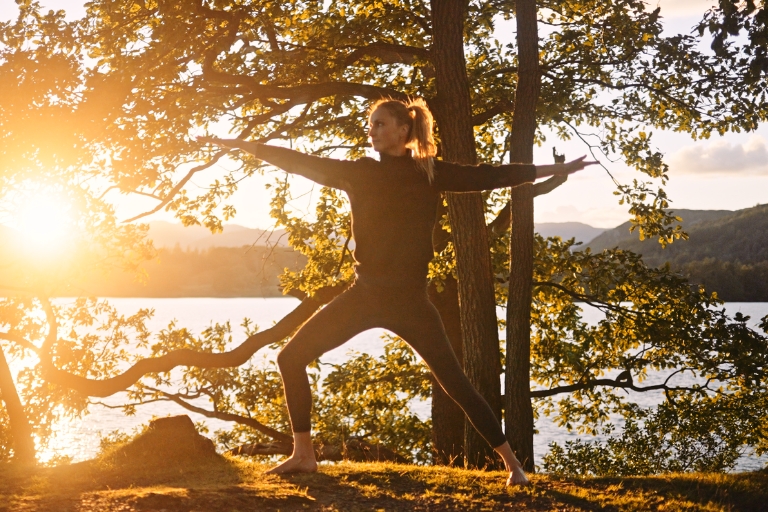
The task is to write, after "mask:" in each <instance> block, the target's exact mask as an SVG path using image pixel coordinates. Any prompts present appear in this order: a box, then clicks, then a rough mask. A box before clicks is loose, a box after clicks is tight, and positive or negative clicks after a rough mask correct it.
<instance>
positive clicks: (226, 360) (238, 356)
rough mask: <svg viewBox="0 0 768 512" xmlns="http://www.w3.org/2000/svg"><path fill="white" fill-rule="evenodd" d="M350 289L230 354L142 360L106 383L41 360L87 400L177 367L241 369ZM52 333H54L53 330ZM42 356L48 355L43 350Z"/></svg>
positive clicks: (321, 293) (327, 292)
mask: <svg viewBox="0 0 768 512" xmlns="http://www.w3.org/2000/svg"><path fill="white" fill-rule="evenodd" d="M347 286H348V285H341V286H333V287H327V288H323V289H321V290H318V292H317V293H316V294H315V296H314V297H313V298H310V299H305V300H303V301H302V302H301V304H299V306H298V307H297V308H296V309H294V310H293V311H291V312H290V313H288V314H287V315H286V316H285V317H283V318H282V319H281V320H280V321H279V322H277V324H275V325H274V326H272V327H271V328H269V329H267V330H265V331H261V332H259V333H256V334H254V335H252V336H250V337H248V339H246V340H245V341H244V342H243V343H241V344H240V345H238V346H237V347H235V348H234V349H232V350H230V351H227V352H218V353H211V352H197V351H195V350H190V349H179V350H174V351H172V352H169V353H167V354H164V355H162V356H158V357H152V358H147V359H140V360H139V361H137V362H136V363H134V364H133V366H131V367H130V368H128V369H127V370H125V371H124V372H123V373H120V374H118V375H116V376H114V377H110V378H106V379H102V380H99V379H89V378H87V377H82V376H79V375H73V374H71V373H69V372H66V371H64V370H60V369H58V368H56V367H55V366H54V365H53V362H52V361H51V360H50V359H49V358H43V357H42V356H41V362H42V364H43V371H44V376H45V378H46V379H47V380H48V381H49V382H52V383H54V384H59V385H61V386H64V387H67V388H70V389H73V390H75V391H78V392H80V393H82V394H84V395H86V396H96V397H106V396H110V395H113V394H115V393H117V392H119V391H124V390H125V389H127V388H128V387H130V386H132V385H133V384H135V383H136V382H137V381H138V380H139V379H141V378H142V377H143V376H144V375H146V374H149V373H163V372H168V371H171V370H172V369H173V368H176V367H177V366H195V367H197V368H232V367H236V366H240V365H242V364H244V363H245V362H246V361H248V359H250V358H251V356H253V354H255V353H256V352H257V351H258V350H259V349H261V348H262V347H265V346H267V345H271V344H272V343H276V342H278V341H280V340H282V339H284V338H285V337H287V336H289V335H290V334H291V333H292V332H293V331H295V330H296V329H297V328H298V327H299V326H301V325H302V324H303V323H304V322H306V321H307V320H308V319H309V318H310V317H311V316H312V315H313V314H314V313H315V311H317V309H318V308H319V307H320V306H322V305H323V304H325V303H327V302H330V301H331V300H332V299H333V298H334V297H336V296H337V295H339V294H340V293H341V292H342V291H344V290H345V289H346V288H347ZM54 321H55V319H54ZM52 331H54V330H53V329H52ZM46 343H48V341H46ZM41 353H45V352H44V351H42V350H41Z"/></svg>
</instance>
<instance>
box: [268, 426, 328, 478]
mask: <svg viewBox="0 0 768 512" xmlns="http://www.w3.org/2000/svg"><path fill="white" fill-rule="evenodd" d="M315 471H317V460H316V459H315V449H314V447H313V446H312V436H311V435H310V433H309V432H294V433H293V454H291V456H290V457H288V458H287V459H285V460H284V461H283V463H282V464H280V465H278V466H276V467H274V468H272V469H270V470H269V471H267V474H269V475H284V474H286V473H314V472H315Z"/></svg>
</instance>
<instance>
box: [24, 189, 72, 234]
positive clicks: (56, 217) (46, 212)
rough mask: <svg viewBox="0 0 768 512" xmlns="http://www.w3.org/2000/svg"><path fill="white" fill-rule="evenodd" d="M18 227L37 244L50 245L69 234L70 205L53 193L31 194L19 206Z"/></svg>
mask: <svg viewBox="0 0 768 512" xmlns="http://www.w3.org/2000/svg"><path fill="white" fill-rule="evenodd" d="M15 217H16V219H15V221H16V222H15V224H16V226H15V227H16V229H17V230H18V231H19V232H21V234H22V235H23V236H24V238H26V239H27V240H28V241H29V242H32V243H34V244H35V245H48V244H49V243H52V242H57V241H59V240H60V239H61V238H62V237H64V236H66V235H67V232H68V231H69V228H70V222H71V219H70V216H69V205H67V204H66V203H65V202H64V201H62V200H61V198H60V197H57V196H56V195H55V194H52V193H38V194H34V195H30V196H29V197H28V198H27V200H25V201H24V203H23V204H21V205H19V206H18V209H17V212H16V215H15Z"/></svg>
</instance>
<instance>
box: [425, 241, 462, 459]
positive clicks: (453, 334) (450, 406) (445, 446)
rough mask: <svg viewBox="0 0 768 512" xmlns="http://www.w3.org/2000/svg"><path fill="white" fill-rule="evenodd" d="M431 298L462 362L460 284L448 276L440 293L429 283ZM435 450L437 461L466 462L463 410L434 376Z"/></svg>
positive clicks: (433, 429)
mask: <svg viewBox="0 0 768 512" xmlns="http://www.w3.org/2000/svg"><path fill="white" fill-rule="evenodd" d="M443 232H444V233H446V232H445V231H443ZM447 234H448V233H446V235H447ZM429 300H430V301H431V302H432V304H434V305H435V307H436V308H437V311H438V312H439V313H440V317H441V318H442V319H443V325H444V326H445V332H446V334H447V335H448V340H449V341H450V342H451V347H452V348H453V352H454V353H455V354H456V357H457V358H458V360H459V363H461V364H463V361H464V351H463V347H462V338H461V320H460V312H459V288H458V283H456V280H455V279H453V278H452V277H449V278H448V279H446V281H445V288H444V289H443V291H441V292H438V291H437V287H435V286H434V285H432V286H430V287H429ZM432 449H433V451H434V462H435V464H442V465H446V466H454V465H457V464H463V462H464V412H463V411H462V410H461V408H460V407H459V406H458V405H457V404H456V402H454V401H453V400H451V398H450V397H449V396H448V395H447V394H446V393H445V391H443V388H442V387H440V384H438V383H437V382H436V381H435V380H434V379H433V380H432Z"/></svg>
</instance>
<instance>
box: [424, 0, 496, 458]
mask: <svg viewBox="0 0 768 512" xmlns="http://www.w3.org/2000/svg"><path fill="white" fill-rule="evenodd" d="M431 6H432V30H433V42H432V44H433V48H432V55H433V59H434V65H435V81H436V88H437V97H436V101H435V103H436V104H437V107H438V108H437V111H436V112H435V117H436V119H437V124H438V129H439V131H440V139H441V141H442V146H441V148H442V156H443V158H444V159H445V160H448V161H453V162H458V163H469V164H474V163H475V162H476V158H477V154H476V152H475V141H474V128H473V123H472V106H471V98H470V93H469V80H468V78H467V74H466V61H465V59H464V20H465V19H466V15H467V1H466V0H433V1H432V3H431ZM448 210H449V214H450V220H451V229H452V235H453V242H454V246H455V249H456V259H457V272H458V288H459V302H460V318H461V331H462V337H463V340H464V350H463V352H464V370H465V371H466V372H467V376H468V377H469V379H470V381H471V382H472V383H473V384H474V385H475V387H477V389H478V391H479V392H480V393H481V394H482V395H483V396H484V397H485V399H486V400H487V401H488V403H489V404H490V405H491V407H492V408H493V410H494V412H495V413H496V415H497V417H500V416H501V390H500V386H499V375H500V374H501V367H500V361H499V337H498V327H497V324H496V301H495V297H494V289H493V275H492V270H491V268H492V267H491V258H490V252H489V244H488V234H487V230H486V227H485V218H484V208H483V200H482V197H481V195H480V194H479V193H470V194H448ZM464 450H465V462H466V464H467V465H469V466H472V467H485V466H488V465H491V466H493V467H498V464H499V461H498V458H497V457H496V456H495V454H494V452H493V449H492V448H491V447H490V446H488V444H487V443H486V442H485V440H483V438H482V437H480V435H479V434H478V433H477V432H476V431H475V429H474V428H473V427H472V425H471V424H469V422H468V421H467V422H465V434H464Z"/></svg>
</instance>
